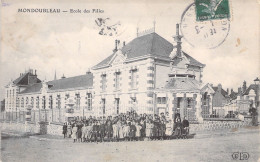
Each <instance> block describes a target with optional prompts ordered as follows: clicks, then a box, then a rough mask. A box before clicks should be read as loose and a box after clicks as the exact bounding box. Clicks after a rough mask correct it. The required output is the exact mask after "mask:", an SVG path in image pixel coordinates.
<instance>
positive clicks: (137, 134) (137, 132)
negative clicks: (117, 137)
mask: <svg viewBox="0 0 260 162" xmlns="http://www.w3.org/2000/svg"><path fill="white" fill-rule="evenodd" d="M135 127H136V134H135V135H136V139H137V141H138V140H140V138H141V129H142V126H141V125H139V123H138V122H136V123H135Z"/></svg>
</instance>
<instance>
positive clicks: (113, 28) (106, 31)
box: [95, 18, 121, 36]
mask: <svg viewBox="0 0 260 162" xmlns="http://www.w3.org/2000/svg"><path fill="white" fill-rule="evenodd" d="M108 20H110V18H105V19H103V18H97V19H96V20H95V23H96V25H97V26H98V27H99V28H100V31H99V35H108V36H113V35H116V34H117V27H118V26H119V25H121V24H120V22H117V23H115V24H112V25H108V23H107V21H108Z"/></svg>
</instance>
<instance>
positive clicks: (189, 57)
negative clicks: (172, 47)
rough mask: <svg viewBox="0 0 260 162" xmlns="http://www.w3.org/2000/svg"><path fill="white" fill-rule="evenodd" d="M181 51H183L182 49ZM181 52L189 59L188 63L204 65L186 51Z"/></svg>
mask: <svg viewBox="0 0 260 162" xmlns="http://www.w3.org/2000/svg"><path fill="white" fill-rule="evenodd" d="M182 52H183V51H182ZM183 54H184V55H185V57H186V58H187V59H188V60H189V62H190V63H189V64H190V65H193V66H200V67H204V66H205V64H202V63H200V62H199V61H197V60H195V59H194V58H193V57H191V56H190V55H188V54H187V53H185V52H183Z"/></svg>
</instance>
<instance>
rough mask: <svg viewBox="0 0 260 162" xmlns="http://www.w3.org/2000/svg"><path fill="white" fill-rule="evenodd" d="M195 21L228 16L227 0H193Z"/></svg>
mask: <svg viewBox="0 0 260 162" xmlns="http://www.w3.org/2000/svg"><path fill="white" fill-rule="evenodd" d="M195 6H196V19H197V21H205V20H214V19H227V18H230V10H229V2H228V0H195Z"/></svg>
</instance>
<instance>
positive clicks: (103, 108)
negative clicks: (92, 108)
mask: <svg viewBox="0 0 260 162" xmlns="http://www.w3.org/2000/svg"><path fill="white" fill-rule="evenodd" d="M102 111H103V115H104V114H106V99H104V98H102Z"/></svg>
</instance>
